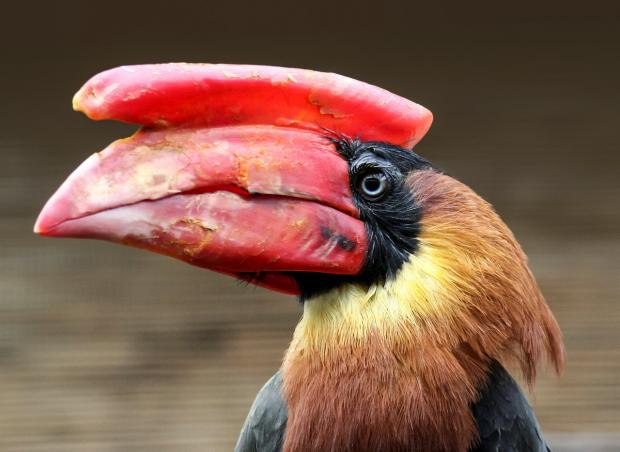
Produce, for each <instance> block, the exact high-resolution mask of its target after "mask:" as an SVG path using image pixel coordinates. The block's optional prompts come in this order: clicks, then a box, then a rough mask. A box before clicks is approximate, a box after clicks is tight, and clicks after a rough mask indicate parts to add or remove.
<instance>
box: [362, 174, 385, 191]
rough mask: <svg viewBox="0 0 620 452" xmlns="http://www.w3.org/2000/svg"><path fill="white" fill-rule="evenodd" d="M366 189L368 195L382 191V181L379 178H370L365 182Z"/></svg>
mask: <svg viewBox="0 0 620 452" xmlns="http://www.w3.org/2000/svg"><path fill="white" fill-rule="evenodd" d="M364 188H365V189H366V191H367V192H368V193H371V194H375V193H377V192H378V191H380V190H381V179H379V178H378V177H377V176H370V177H367V178H366V179H365V180H364Z"/></svg>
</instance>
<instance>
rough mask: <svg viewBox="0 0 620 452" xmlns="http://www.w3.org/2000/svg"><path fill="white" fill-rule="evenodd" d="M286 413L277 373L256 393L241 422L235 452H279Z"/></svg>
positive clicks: (280, 372) (280, 375) (280, 380)
mask: <svg viewBox="0 0 620 452" xmlns="http://www.w3.org/2000/svg"><path fill="white" fill-rule="evenodd" d="M287 419H288V412H287V407H286V401H285V400H284V396H283V395H282V371H281V370H279V371H278V372H276V374H275V375H274V376H273V377H271V378H270V379H269V381H268V382H267V383H265V386H263V387H262V389H261V390H260V391H259V392H258V395H257V396H256V399H255V400H254V403H253V404H252V408H250V412H249V413H248V417H247V418H246V419H245V423H244V424H243V429H242V430H241V434H240V435H239V439H238V440H237V446H235V452H279V451H281V450H282V446H283V445H284V432H285V430H286V420H287Z"/></svg>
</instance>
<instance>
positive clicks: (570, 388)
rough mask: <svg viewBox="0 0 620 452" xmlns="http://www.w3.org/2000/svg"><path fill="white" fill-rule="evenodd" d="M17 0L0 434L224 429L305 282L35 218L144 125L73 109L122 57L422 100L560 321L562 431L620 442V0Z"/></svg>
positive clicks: (545, 403) (150, 441) (444, 147)
mask: <svg viewBox="0 0 620 452" xmlns="http://www.w3.org/2000/svg"><path fill="white" fill-rule="evenodd" d="M437 3H438V2H424V4H422V3H421V2H401V3H398V4H397V3H382V2H378V1H375V2H369V1H366V2H363V1H358V2H352V3H350V4H344V3H340V4H330V3H321V2H301V3H299V2H271V3H265V2H254V3H249V2H248V3H247V4H243V3H241V2H231V1H229V2H210V1H201V2H197V1H195V2H184V1H178V2H169V1H167V2H157V1H150V2H130V1H124V2H118V1H111V0H108V1H105V2H71V1H61V2H28V1H22V2H11V3H10V4H8V5H3V17H2V26H1V27H0V51H1V53H0V57H1V58H0V68H1V71H0V82H1V83H0V99H1V101H2V105H1V107H0V156H1V159H0V244H1V249H2V251H1V254H0V450H1V451H134V450H135V451H139V450H162V451H168V450H175V451H176V450H183V451H186V450H187V451H229V450H231V449H232V447H233V444H234V442H235V441H236V438H237V433H238V431H239V429H240V427H241V424H242V422H243V419H244V417H245V415H246V413H247V411H248V409H249V406H250V404H251V402H252V400H253V397H254V395H255V394H256V392H257V391H258V389H259V388H260V387H261V386H262V384H263V383H264V382H265V381H266V380H267V379H268V378H269V377H270V376H271V375H272V374H273V372H275V370H276V369H277V368H278V366H279V363H280V361H281V358H282V356H283V352H284V350H285V348H286V347H287V344H288V341H289V339H290V337H291V334H292V330H293V327H294V325H295V324H296V322H297V321H298V319H299V317H300V313H301V309H300V305H299V304H298V303H297V302H296V301H295V300H294V299H293V298H288V297H284V296H279V295H276V294H274V293H271V292H267V291H265V290H262V289H258V288H253V287H243V286H241V285H239V284H237V283H236V282H235V281H233V280H232V279H229V278H226V277H223V276H219V275H215V274H212V273H209V272H206V271H204V270H200V269H197V268H192V267H190V266H188V265H186V264H183V263H180V262H177V261H173V260H171V259H169V258H165V257H161V256H157V255H154V254H149V253H145V252H142V251H137V250H134V249H129V248H123V247H119V246H114V245H111V244H107V243H98V242H91V241H74V240H53V239H43V238H39V237H36V236H34V235H33V234H32V233H31V230H32V226H33V223H34V220H35V217H36V215H37V213H38V211H39V210H40V208H41V207H42V205H43V203H44V202H45V201H46V199H47V198H48V197H49V196H50V195H51V194H52V192H53V191H54V190H55V189H56V188H57V186H58V185H59V184H60V183H61V182H62V181H63V180H64V179H65V177H66V176H67V175H68V174H69V173H70V172H71V171H72V170H73V169H74V168H75V167H76V166H77V165H78V164H79V163H80V162H81V161H82V160H84V159H85V158H86V157H87V156H88V155H90V154H91V153H92V152H94V151H98V150H100V149H102V148H103V147H105V146H106V145H107V144H108V143H109V142H111V141H112V140H114V139H116V138H119V137H123V136H127V135H129V134H131V133H132V130H133V128H132V127H131V126H127V125H123V124H114V123H94V122H92V121H89V120H87V119H86V118H85V117H83V116H82V115H80V114H77V113H74V112H72V110H71V97H72V95H73V93H74V92H75V91H76V90H77V89H78V88H79V87H80V86H81V84H82V83H83V82H85V81H86V80H87V79H88V78H89V77H90V76H92V75H94V74H95V73H97V72H99V71H101V70H104V69H107V68H110V67H113V66H118V65H121V64H132V63H151V62H168V61H188V62H228V63H255V64H270V65H279V66H294V67H305V68H313V69H318V70H323V71H334V72H338V73H341V74H344V75H348V76H352V77H354V78H357V79H361V80H365V81H367V82H370V83H373V84H376V85H379V86H382V87H384V88H387V89H389V90H391V91H393V92H396V93H398V94H400V95H403V96H405V97H407V98H410V99H412V100H415V101H416V102H419V103H421V104H423V105H425V106H427V107H429V108H430V109H431V110H432V111H433V112H434V114H435V118H436V119H435V124H434V126H433V127H432V129H431V131H430V133H429V134H428V136H427V137H426V138H425V139H424V140H423V141H422V142H421V143H420V144H419V145H418V147H417V151H418V152H419V153H421V154H422V155H424V156H425V157H427V158H429V159H430V160H431V161H433V162H434V163H436V164H438V165H439V166H441V167H443V168H444V169H446V170H447V171H448V172H450V173H451V174H453V175H455V176H456V177H458V178H460V179H461V180H463V181H464V182H466V183H467V184H469V185H470V186H472V187H473V188H474V189H475V190H477V191H478V192H479V193H480V194H481V195H482V196H483V197H484V198H486V199H487V200H489V201H490V202H491V203H493V204H494V205H495V207H496V208H497V210H498V211H499V213H500V214H501V215H502V217H503V218H504V219H505V220H506V222H507V223H508V224H509V225H510V226H511V228H512V229H513V230H514V232H515V234H516V235H517V238H518V239H519V240H520V242H521V243H522V245H523V247H524V248H525V250H526V252H527V253H528V255H529V257H530V260H531V266H532V268H533V270H534V273H535V274H536V275H537V277H538V280H539V282H540V284H541V286H542V288H543V291H544V293H545V294H546V296H547V298H548V301H549V304H550V305H551V307H552V309H553V311H554V312H555V314H556V316H557V318H558V320H559V322H560V324H561V326H562V329H563V331H564V335H565V339H566V346H567V350H568V367H567V369H566V373H565V375H564V376H563V377H562V378H561V379H558V378H557V377H555V376H554V375H552V374H551V373H550V372H541V377H540V378H539V381H538V384H537V386H536V390H535V391H534V392H533V393H532V394H530V399H531V401H532V403H533V405H534V406H535V408H536V411H537V414H538V416H539V419H540V421H541V423H542V426H543V429H544V431H545V432H546V434H547V436H548V438H549V440H550V442H551V445H552V446H554V450H560V451H562V450H563V451H594V450H601V451H603V450H605V451H607V450H610V451H611V450H620V434H619V432H620V391H619V390H618V386H619V383H620V307H619V304H618V299H619V296H620V282H619V281H620V271H619V270H620V264H619V263H618V258H619V257H620V233H619V227H620V210H619V206H620V204H619V202H618V198H619V196H620V183H619V181H618V179H619V177H618V173H619V163H620V154H619V153H618V150H619V149H618V130H619V129H618V128H619V120H620V114H619V111H620V109H619V105H620V89H619V85H618V81H619V80H620V58H619V55H620V39H619V34H618V24H617V22H618V17H619V10H618V9H617V8H615V7H614V6H613V3H611V2H610V3H609V4H603V3H598V2H596V1H591V2H587V3H585V2H580V3H579V4H575V5H574V6H571V5H569V4H567V3H566V2H562V3H560V2H558V3H556V4H555V5H554V4H552V3H543V2H541V3H537V4H527V3H523V2H511V3H505V2H494V3H486V4H483V3H482V4H481V3H476V4H475V5H474V4H472V3H470V2H459V4H457V3H456V2H454V3H453V4H446V3H442V4H437Z"/></svg>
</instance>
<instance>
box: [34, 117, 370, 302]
mask: <svg viewBox="0 0 620 452" xmlns="http://www.w3.org/2000/svg"><path fill="white" fill-rule="evenodd" d="M357 217H358V211H357V209H356V207H355V206H354V204H353V201H352V198H351V193H350V188H349V183H348V165H347V163H346V162H345V161H344V160H343V159H342V158H341V157H340V156H339V155H338V154H337V152H336V150H335V147H334V145H333V144H332V143H331V142H330V141H329V140H327V139H326V138H323V137H321V136H319V135H317V134H316V133H312V132H307V131H302V130H296V129H289V128H279V127H275V126H236V127H222V128H211V129H204V128H177V129H160V130H143V131H139V132H138V133H136V134H135V135H134V136H132V137H130V138H127V139H124V140H119V141H116V142H115V143H113V144H111V145H110V146H108V148H106V149H105V150H104V151H102V152H101V153H98V154H95V155H93V156H91V157H90V158H88V159H87V160H86V161H85V162H84V163H83V164H82V165H81V166H80V167H79V168H78V169H76V170H75V172H74V173H73V174H72V175H71V176H69V178H68V179H67V180H66V181H65V182H64V183H63V184H62V186H61V187H60V188H59V189H58V191H57V192H56V193H55V194H54V195H53V196H52V198H51V199H50V200H49V201H48V203H47V204H46V206H45V207H44V209H43V211H42V212H41V214H40V216H39V218H38V220H37V223H36V225H35V232H37V233H39V234H41V235H48V236H56V237H79V238H96V239H103V240H109V241H113V242H117V243H124V244H128V245H131V246H136V247H139V248H146V249H149V250H151V251H156V252H159V253H162V254H166V255H169V256H173V257H176V258H179V259H182V260H184V261H186V262H189V263H191V264H194V265H198V266H202V267H207V268H210V269H212V270H215V271H220V272H223V273H228V274H235V275H237V276H238V277H240V278H241V279H248V278H250V279H253V281H252V282H256V283H258V284H261V285H266V286H269V287H270V288H274V289H277V290H282V291H285V292H288V293H294V292H295V291H296V287H295V284H294V282H293V281H292V278H290V276H287V275H286V273H288V272H298V271H311V272H324V273H335V274H356V273H358V272H359V270H360V269H361V267H362V265H363V260H364V256H365V251H366V233H365V229H364V224H363V223H362V222H361V221H360V220H359V219H358V218H357ZM252 274H259V275H262V276H248V275H252Z"/></svg>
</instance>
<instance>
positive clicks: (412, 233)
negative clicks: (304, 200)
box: [289, 137, 433, 301]
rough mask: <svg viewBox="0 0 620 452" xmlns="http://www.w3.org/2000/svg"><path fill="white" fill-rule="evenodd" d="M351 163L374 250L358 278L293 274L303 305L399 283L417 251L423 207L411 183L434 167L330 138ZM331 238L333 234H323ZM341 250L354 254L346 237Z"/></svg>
mask: <svg viewBox="0 0 620 452" xmlns="http://www.w3.org/2000/svg"><path fill="white" fill-rule="evenodd" d="M330 139H331V140H332V141H333V142H334V144H335V145H336V149H337V150H338V152H339V153H340V155H342V157H343V158H344V159H345V160H346V161H347V162H348V163H349V180H350V184H351V192H352V194H353V201H354V203H355V204H356V206H357V208H358V209H359V211H360V219H361V220H362V221H363V222H364V224H365V225H366V233H367V236H368V250H367V253H366V260H365V263H364V266H363V268H362V270H361V271H360V273H359V274H357V275H332V274H325V273H309V272H290V273H289V275H291V276H292V277H293V278H295V280H296V281H297V283H298V284H299V287H300V290H301V295H300V299H301V301H305V300H307V299H308V298H311V297H313V296H315V295H318V294H321V293H324V292H327V291H329V290H330V289H333V288H335V287H337V286H339V285H341V284H345V283H352V282H354V283H358V284H364V285H366V286H368V285H370V284H372V283H382V282H385V281H386V280H388V279H390V278H393V277H394V276H395V275H396V274H397V273H398V270H399V269H400V268H401V267H402V265H403V263H405V262H406V261H407V260H408V259H409V255H410V254H413V253H415V252H416V249H417V246H418V239H417V237H418V233H419V229H420V225H419V220H420V217H421V214H422V212H421V208H420V206H419V204H418V203H417V202H416V200H415V199H414V196H413V193H411V190H410V188H409V187H408V186H407V184H406V179H407V175H408V174H409V173H410V172H411V171H414V170H421V169H431V168H433V166H432V165H431V164H430V163H429V162H428V161H426V160H425V159H423V158H422V157H420V156H419V155H417V154H415V153H414V152H412V151H410V150H408V149H403V148H400V147H398V146H394V145H392V144H389V143H383V142H377V141H360V140H357V139H355V140H350V139H346V138H342V137H338V138H333V137H332V138H330ZM321 233H322V234H323V235H324V237H326V238H331V237H332V236H333V235H332V234H333V233H332V231H329V230H328V229H325V230H322V231H321ZM336 240H338V242H337V243H338V246H341V247H342V248H343V249H345V250H346V249H353V247H354V246H355V244H354V243H352V242H351V241H349V240H347V238H346V237H337V238H336Z"/></svg>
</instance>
